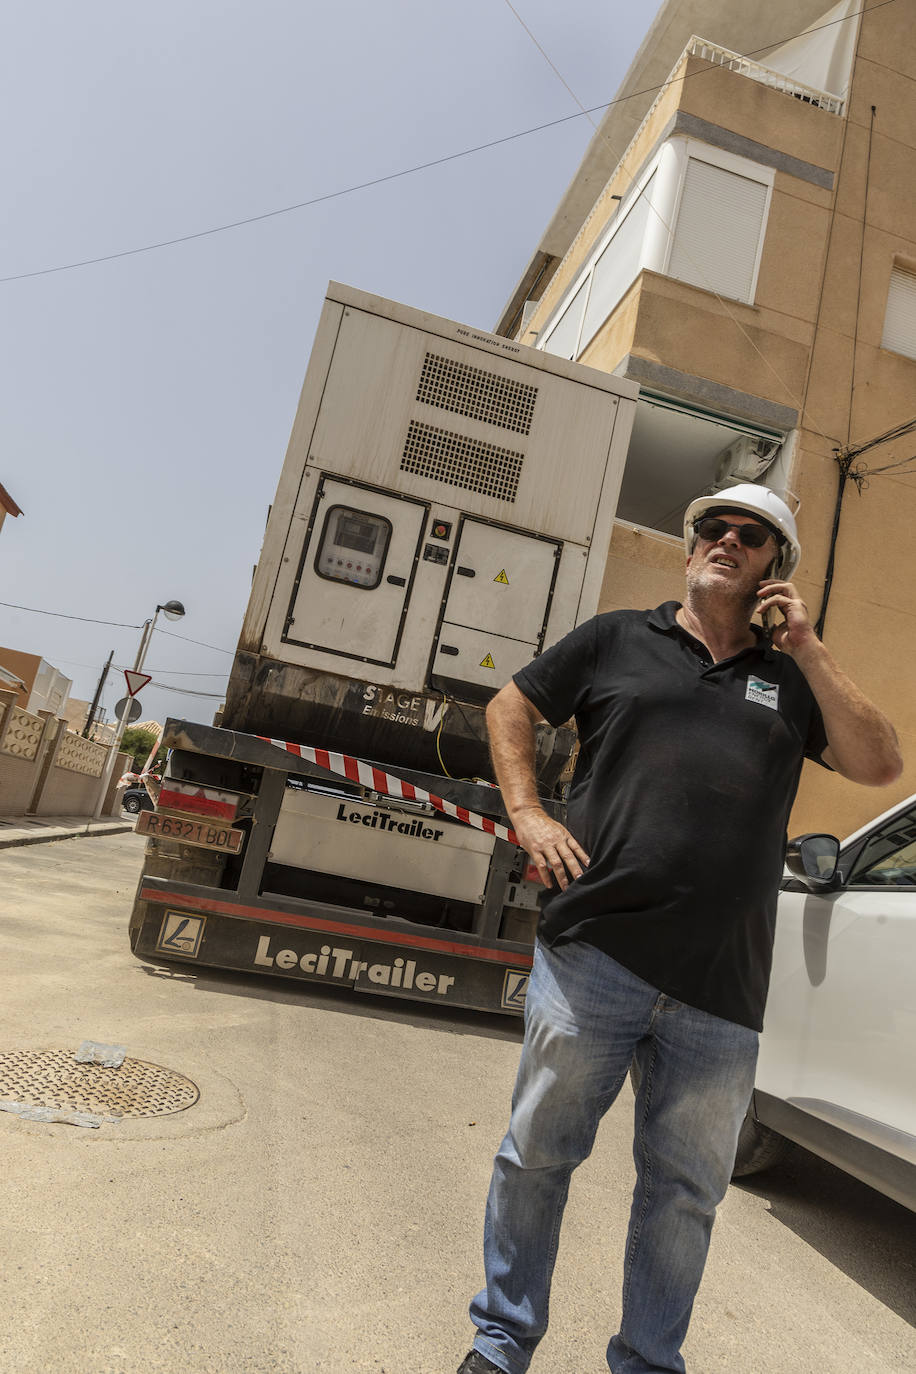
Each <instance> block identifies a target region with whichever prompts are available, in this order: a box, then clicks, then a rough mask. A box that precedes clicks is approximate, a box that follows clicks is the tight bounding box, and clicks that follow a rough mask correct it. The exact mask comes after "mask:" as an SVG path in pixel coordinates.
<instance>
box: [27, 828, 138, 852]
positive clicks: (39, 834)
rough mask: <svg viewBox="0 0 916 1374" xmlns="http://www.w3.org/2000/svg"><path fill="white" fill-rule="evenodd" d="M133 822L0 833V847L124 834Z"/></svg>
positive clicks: (129, 829)
mask: <svg viewBox="0 0 916 1374" xmlns="http://www.w3.org/2000/svg"><path fill="white" fill-rule="evenodd" d="M133 828H134V827H133V823H130V824H125V825H106V826H102V827H100V828H99V829H98V830H89V829H88V828H87V829H85V830H63V829H58V830H55V829H54V828H53V826H48V828H47V829H46V830H43V831H41V830H39V831H35V832H24V831H19V832H17V833H15V834H13V835H10V836H8V837H7V836H4V835H2V833H0V849H18V848H20V847H21V846H23V845H27V844H51V843H52V842H54V841H56V840H78V839H85V838H87V837H93V836H97V835H124V834H127V833H128V831H131V830H133Z"/></svg>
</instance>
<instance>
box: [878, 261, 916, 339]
mask: <svg viewBox="0 0 916 1374" xmlns="http://www.w3.org/2000/svg"><path fill="white" fill-rule="evenodd" d="M881 347H882V348H889V349H890V350H891V352H892V353H902V354H904V356H905V357H907V358H916V274H914V273H913V272H905V271H904V269H903V268H902V267H895V268H894V269H893V271H892V272H891V281H890V286H889V288H888V292H887V310H886V312H885V315H884V334H883V335H882V338H881Z"/></svg>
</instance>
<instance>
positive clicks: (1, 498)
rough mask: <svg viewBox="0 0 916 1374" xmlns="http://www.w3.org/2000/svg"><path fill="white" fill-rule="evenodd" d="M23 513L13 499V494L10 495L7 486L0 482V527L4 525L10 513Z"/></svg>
mask: <svg viewBox="0 0 916 1374" xmlns="http://www.w3.org/2000/svg"><path fill="white" fill-rule="evenodd" d="M21 514H22V511H21V510H20V509H19V507H18V506H17V505H16V502H15V501H14V500H13V498H12V496H10V494H9V492H8V491H7V489H6V487H5V486H3V484H2V483H0V527H2V525H3V522H4V520H5V519H6V517H7V516H8V515H21Z"/></svg>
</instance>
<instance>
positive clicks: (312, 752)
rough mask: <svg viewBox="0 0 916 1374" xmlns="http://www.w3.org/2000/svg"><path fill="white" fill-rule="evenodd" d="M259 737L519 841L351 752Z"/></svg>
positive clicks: (351, 777) (382, 789) (389, 792)
mask: <svg viewBox="0 0 916 1374" xmlns="http://www.w3.org/2000/svg"><path fill="white" fill-rule="evenodd" d="M255 738H256V739H262V740H265V741H266V742H267V743H268V744H273V745H274V746H275V747H276V748H277V749H285V750H286V752H287V754H293V755H294V756H295V757H296V758H299V759H305V760H306V761H307V762H308V763H317V765H318V767H319V768H326V769H327V770H328V772H329V773H336V774H337V776H338V777H341V778H346V779H347V780H348V781H349V782H358V783H361V784H362V785H363V787H371V788H372V789H373V791H375V792H381V793H383V794H384V795H386V796H388V797H400V798H402V799H403V800H404V801H418V802H429V803H430V805H431V806H433V807H435V809H436V810H437V811H441V813H442V815H443V816H451V817H452V818H453V819H454V820H456V821H463V822H464V824H465V825H472V826H473V827H474V829H475V830H483V831H484V832H485V833H486V834H487V835H495V836H496V838H497V839H498V840H508V841H509V843H510V844H518V836H517V835H516V833H515V831H514V830H510V829H509V828H508V826H505V825H499V824H497V822H496V821H491V820H489V819H488V818H487V817H486V816H478V815H477V813H476V812H475V811H468V810H467V809H466V808H465V807H463V806H455V804H454V802H450V801H445V800H444V799H443V798H442V797H437V796H435V795H434V793H432V792H424V790H423V788H422V787H414V785H413V783H410V782H405V781H404V779H403V778H397V777H395V776H394V774H392V773H385V772H383V771H382V769H381V768H375V767H373V765H372V764H371V763H366V761H365V760H364V759H355V758H353V756H352V755H351V754H334V753H332V752H331V751H330V750H329V749H313V748H311V746H310V745H308V744H289V743H288V742H287V741H286V740H282V739H270V738H268V736H267V735H256V736H255Z"/></svg>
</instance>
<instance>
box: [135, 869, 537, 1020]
mask: <svg viewBox="0 0 916 1374" xmlns="http://www.w3.org/2000/svg"><path fill="white" fill-rule="evenodd" d="M309 906H310V907H311V908H312V910H309V911H307V912H306V911H301V910H300V911H293V910H284V909H282V907H279V906H275V905H273V904H272V903H271V902H269V901H263V902H262V901H260V900H259V901H258V902H257V904H256V905H252V904H248V903H241V902H238V901H234V900H232V894H231V893H229V892H226V891H224V890H221V889H217V888H211V889H205V888H201V887H195V888H194V890H193V892H191V891H188V890H187V889H185V890H183V885H182V884H181V883H175V882H170V881H169V880H168V879H158V880H157V879H150V878H145V879H144V880H143V882H142V883H141V887H140V891H139V893H138V907H139V911H138V913H137V914H138V915H139V917H140V919H139V921H138V922H137V924H136V925H135V926H134V928H133V930H132V936H133V942H132V947H133V952H134V954H136V955H138V956H140V957H144V956H145V957H148V958H151V959H154V960H163V959H165V960H177V961H179V962H180V963H186V964H198V965H203V966H208V967H216V968H226V969H237V970H240V971H242V972H245V973H259V974H268V975H271V976H274V977H280V978H291V979H297V980H299V981H304V982H319V983H324V984H330V985H333V986H336V987H346V988H350V989H352V990H354V991H357V992H369V993H376V994H380V995H382V996H388V997H402V998H408V999H411V1000H419V1001H427V1002H432V1003H435V1004H436V1005H438V1006H450V1007H470V1008H473V1009H476V1010H479V1011H496V1012H504V1013H508V1014H510V1015H520V1014H521V1013H522V1012H523V1011H524V1006H525V994H526V992H527V988H528V977H529V973H530V969H531V961H532V951H531V948H530V946H524V945H517V944H509V943H508V942H506V941H505V940H500V941H498V942H497V941H491V940H486V939H483V938H480V937H476V936H473V935H465V934H461V933H458V932H454V931H443V930H440V929H437V928H436V927H433V926H422V925H415V924H413V923H409V922H402V921H389V920H386V919H383V918H379V917H373V916H366V915H364V914H363V913H362V912H357V911H351V910H349V909H344V908H334V907H330V906H327V907H323V906H320V905H319V904H317V903H310V904H309Z"/></svg>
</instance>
